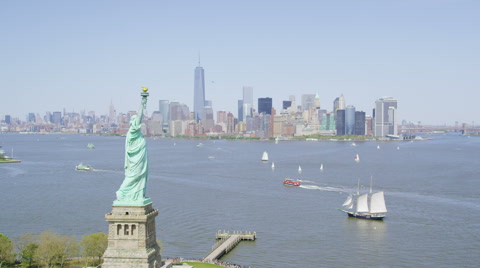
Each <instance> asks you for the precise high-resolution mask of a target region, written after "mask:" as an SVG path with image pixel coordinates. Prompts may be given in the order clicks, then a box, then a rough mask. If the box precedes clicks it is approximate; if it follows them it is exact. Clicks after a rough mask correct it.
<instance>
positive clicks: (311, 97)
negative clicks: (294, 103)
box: [302, 94, 320, 111]
mask: <svg viewBox="0 0 480 268" xmlns="http://www.w3.org/2000/svg"><path fill="white" fill-rule="evenodd" d="M319 105H320V103H319ZM310 107H315V94H303V95H302V111H308V110H309V109H310Z"/></svg>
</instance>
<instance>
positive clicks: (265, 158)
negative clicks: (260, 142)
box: [262, 151, 268, 162]
mask: <svg viewBox="0 0 480 268" xmlns="http://www.w3.org/2000/svg"><path fill="white" fill-rule="evenodd" d="M262 161H263V162H268V153H267V151H265V152H263V154H262Z"/></svg>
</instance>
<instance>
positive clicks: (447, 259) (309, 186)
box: [0, 133, 480, 267]
mask: <svg viewBox="0 0 480 268" xmlns="http://www.w3.org/2000/svg"><path fill="white" fill-rule="evenodd" d="M428 137H429V138H432V139H431V140H424V141H413V142H410V141H389V142H375V141H366V142H359V141H357V142H355V144H354V143H352V142H351V141H348V142H347V141H342V142H340V141H280V142H279V143H278V144H276V143H275V142H273V141H265V142H263V141H227V140H216V141H213V140H189V139H165V138H163V139H162V138H160V139H154V138H147V146H148V152H149V165H150V172H149V181H148V185H147V196H148V197H150V198H151V199H152V200H153V206H154V208H156V209H158V210H159V216H158V217H157V218H156V233H157V238H158V239H159V240H160V241H161V244H162V252H161V254H162V256H163V257H184V258H193V259H201V258H203V257H205V256H207V255H208V253H209V252H210V250H211V247H212V246H213V245H214V244H215V234H216V232H217V231H218V230H226V231H243V232H245V231H247V232H256V233H257V240H256V241H254V242H241V243H240V244H239V245H238V246H237V247H236V248H235V249H234V250H233V251H231V252H230V253H229V254H227V255H225V256H224V257H223V258H222V260H223V261H227V262H230V263H236V264H241V265H246V266H251V267H420V266H421V267H478V266H479V263H480V254H479V253H480V252H479V250H480V165H479V158H478V155H479V152H480V137H468V136H461V135H459V134H458V133H447V134H434V135H429V136H428ZM124 142H125V138H124V137H111V136H83V135H60V134H58V135H57V134H51V135H38V134H25V135H22V134H0V145H1V146H3V149H4V150H5V151H6V152H8V153H10V152H11V151H12V149H13V152H14V158H17V159H20V160H22V162H21V163H12V164H0V197H1V202H0V210H1V214H0V233H3V234H5V235H7V236H9V237H11V238H12V239H15V237H18V236H19V235H21V234H24V233H33V234H39V233H41V232H43V231H46V230H53V231H54V232H56V233H59V234H64V235H75V236H77V237H78V238H79V239H80V238H81V237H82V236H83V235H86V234H90V233H95V232H107V228H108V226H107V222H106V221H105V214H107V213H109V212H110V211H111V208H112V207H111V206H112V203H113V201H114V200H115V191H116V190H117V189H118V188H119V186H120V184H121V183H122V181H123V176H124V173H123V164H124V153H125V151H124ZM89 143H92V144H94V145H95V148H94V149H88V148H87V144H89ZM377 145H378V146H377ZM264 151H267V152H268V155H269V161H268V163H264V162H262V161H261V156H262V153H263V152H264ZM356 154H358V155H359V157H360V161H359V162H356V161H354V157H355V155H356ZM272 162H274V164H275V168H274V169H272V167H271V166H272ZM80 163H83V164H86V165H90V166H92V167H93V169H94V171H76V170H75V166H76V165H78V164H80ZM321 165H323V170H321V169H320V166H321ZM299 166H301V169H302V172H301V174H299V173H298V167H299ZM285 178H291V179H300V180H301V182H302V185H301V186H300V187H285V186H283V184H282V181H283V180H284V179H285ZM371 180H372V181H373V189H374V190H383V191H384V192H385V200H386V205H387V209H388V214H387V217H386V218H385V220H384V221H369V220H359V219H353V218H348V217H347V215H346V214H345V213H343V212H341V211H339V210H337V208H340V207H341V204H342V203H343V202H344V200H345V199H346V198H347V196H348V194H349V193H351V192H353V191H356V188H357V183H358V182H359V181H360V191H365V192H366V191H369V189H370V181H371Z"/></svg>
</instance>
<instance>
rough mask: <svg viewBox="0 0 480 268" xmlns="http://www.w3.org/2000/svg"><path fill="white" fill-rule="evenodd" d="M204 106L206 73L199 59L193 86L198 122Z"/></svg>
mask: <svg viewBox="0 0 480 268" xmlns="http://www.w3.org/2000/svg"><path fill="white" fill-rule="evenodd" d="M203 107H205V73H204V70H203V68H202V67H201V66H200V61H199V62H198V66H197V67H196V68H195V82H194V86H193V113H194V118H195V121H196V122H199V121H200V120H202V112H203ZM172 120H173V119H172Z"/></svg>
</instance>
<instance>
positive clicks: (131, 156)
mask: <svg viewBox="0 0 480 268" xmlns="http://www.w3.org/2000/svg"><path fill="white" fill-rule="evenodd" d="M135 119H136V118H132V120H131V125H130V129H129V130H128V133H127V138H126V140H125V179H124V180H123V183H122V185H121V186H120V189H118V191H117V200H119V201H142V200H145V189H146V187H145V186H146V183H147V180H148V156H147V147H146V142H145V138H144V137H143V134H142V132H141V131H140V129H141V127H142V124H141V122H140V123H138V122H136V120H135Z"/></svg>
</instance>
